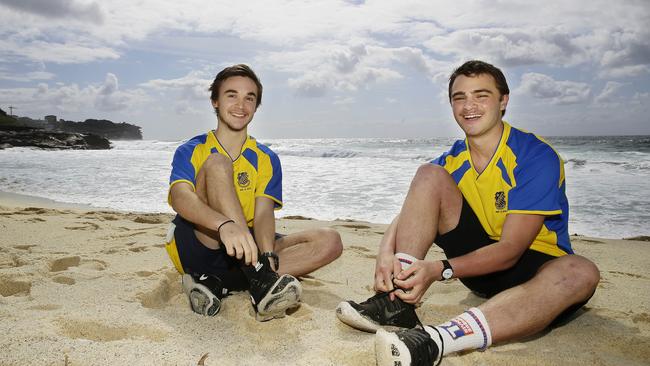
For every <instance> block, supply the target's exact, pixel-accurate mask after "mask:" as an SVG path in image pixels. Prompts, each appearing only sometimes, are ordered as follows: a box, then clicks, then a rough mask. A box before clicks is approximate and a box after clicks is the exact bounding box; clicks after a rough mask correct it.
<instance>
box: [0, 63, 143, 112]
mask: <svg viewBox="0 0 650 366" xmlns="http://www.w3.org/2000/svg"><path fill="white" fill-rule="evenodd" d="M150 100H151V98H150V97H148V96H147V95H146V94H145V93H144V92H143V91H142V90H139V89H133V90H120V89H119V84H118V79H117V76H115V75H114V74H112V73H108V74H107V75H106V79H105V81H104V83H103V84H101V85H88V86H86V87H83V88H82V87H79V85H78V84H76V83H72V84H62V85H56V86H50V85H49V84H47V83H39V84H38V85H37V86H36V87H32V88H12V89H0V103H10V104H13V105H16V106H17V107H19V108H21V109H22V110H25V111H30V113H40V114H43V113H45V114H50V113H53V111H58V112H66V113H73V112H78V111H81V112H83V113H84V114H93V110H94V111H100V112H101V111H103V112H107V111H108V112H115V111H121V110H125V109H128V108H134V107H136V106H139V105H142V104H144V103H146V102H148V101H150Z"/></svg>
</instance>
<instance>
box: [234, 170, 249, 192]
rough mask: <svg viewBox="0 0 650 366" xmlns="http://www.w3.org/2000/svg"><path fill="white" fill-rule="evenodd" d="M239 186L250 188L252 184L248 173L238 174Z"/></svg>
mask: <svg viewBox="0 0 650 366" xmlns="http://www.w3.org/2000/svg"><path fill="white" fill-rule="evenodd" d="M237 184H239V186H240V187H242V188H246V187H248V186H249V185H250V184H251V181H250V179H248V173H246V172H241V173H239V174H237Z"/></svg>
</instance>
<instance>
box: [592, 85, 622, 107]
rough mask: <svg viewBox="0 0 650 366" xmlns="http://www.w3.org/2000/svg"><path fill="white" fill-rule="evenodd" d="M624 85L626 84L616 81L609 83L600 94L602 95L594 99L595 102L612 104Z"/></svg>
mask: <svg viewBox="0 0 650 366" xmlns="http://www.w3.org/2000/svg"><path fill="white" fill-rule="evenodd" d="M623 85H625V84H623V83H619V82H616V81H608V82H607V84H605V87H603V90H602V91H601V92H600V94H598V96H596V97H595V98H594V101H595V102H596V103H609V102H611V101H612V100H613V99H614V98H615V97H616V94H618V91H619V90H620V89H621V87H622V86H623Z"/></svg>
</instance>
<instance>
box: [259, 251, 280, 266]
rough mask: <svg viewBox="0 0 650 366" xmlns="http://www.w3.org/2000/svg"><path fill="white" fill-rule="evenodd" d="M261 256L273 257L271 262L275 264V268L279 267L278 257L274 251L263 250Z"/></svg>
mask: <svg viewBox="0 0 650 366" xmlns="http://www.w3.org/2000/svg"><path fill="white" fill-rule="evenodd" d="M262 256H263V257H267V258H269V259H273V264H275V270H276V271H277V270H278V268H280V257H278V255H277V254H276V253H275V252H264V253H262Z"/></svg>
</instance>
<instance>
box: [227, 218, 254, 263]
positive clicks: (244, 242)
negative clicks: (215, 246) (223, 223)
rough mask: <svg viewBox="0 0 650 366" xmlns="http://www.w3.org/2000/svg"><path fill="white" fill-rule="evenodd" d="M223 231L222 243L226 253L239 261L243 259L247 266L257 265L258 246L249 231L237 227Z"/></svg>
mask: <svg viewBox="0 0 650 366" xmlns="http://www.w3.org/2000/svg"><path fill="white" fill-rule="evenodd" d="M228 229H229V230H223V233H222V235H221V242H222V243H223V244H224V246H225V247H226V253H228V255H229V256H231V257H235V258H237V259H243V260H244V262H245V263H246V264H249V265H251V264H256V263H257V261H258V256H257V252H258V249H257V244H256V243H255V239H253V236H252V235H251V234H250V232H249V231H248V230H243V229H242V230H240V229H241V228H237V226H235V225H232V227H228Z"/></svg>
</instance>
